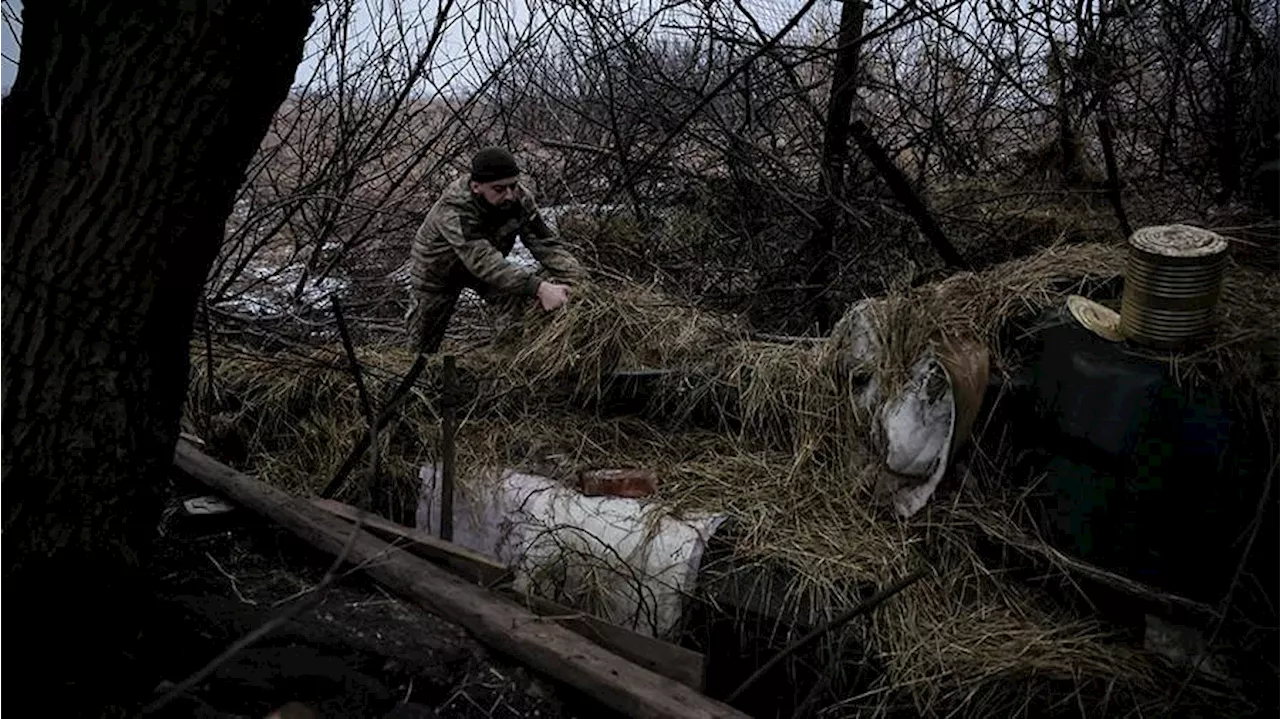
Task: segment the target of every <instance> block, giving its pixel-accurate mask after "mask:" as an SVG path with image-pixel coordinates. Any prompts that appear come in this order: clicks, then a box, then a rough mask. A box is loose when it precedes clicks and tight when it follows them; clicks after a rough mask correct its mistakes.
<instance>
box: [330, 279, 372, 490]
mask: <svg viewBox="0 0 1280 719" xmlns="http://www.w3.org/2000/svg"><path fill="white" fill-rule="evenodd" d="M333 316H334V318H335V319H336V320H337V321H338V334H339V335H341V337H342V349H343V351H345V352H346V353H347V362H348V363H349V364H350V365H351V374H352V376H353V377H354V378H355V381H356V391H357V392H358V393H359V394H360V408H361V409H362V410H363V411H364V418H365V422H367V423H368V432H369V483H368V487H369V488H370V489H372V488H373V487H374V486H375V485H376V484H377V482H378V417H377V415H376V414H374V411H373V400H372V399H370V397H369V390H368V388H367V387H365V383H364V371H363V370H362V369H361V368H360V360H359V359H357V358H356V348H355V345H354V344H353V343H352V342H351V331H350V330H349V329H348V328H347V320H346V317H344V316H343V314H342V305H341V303H339V302H338V298H337V297H335V298H333Z"/></svg>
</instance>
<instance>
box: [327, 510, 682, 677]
mask: <svg viewBox="0 0 1280 719" xmlns="http://www.w3.org/2000/svg"><path fill="white" fill-rule="evenodd" d="M311 503H312V504H314V505H316V506H317V507H320V508H321V509H324V510H326V511H328V512H330V513H332V514H334V515H336V516H338V517H341V518H343V519H347V520H351V521H355V519H356V517H357V516H359V515H360V510H359V509H356V508H355V507H352V506H351V505H348V504H343V503H342V502H337V501H334V500H331V499H313V500H311ZM364 522H365V526H366V527H367V528H368V529H369V531H371V532H373V533H374V534H377V535H379V536H381V537H382V538H383V539H387V540H389V541H391V542H393V543H397V540H399V541H406V540H407V541H408V542H409V543H408V544H404V545H402V546H404V548H405V549H407V550H409V551H410V552H413V553H415V554H418V555H419V556H421V557H423V558H425V559H428V560H431V561H434V562H439V563H441V564H444V565H445V566H447V567H449V568H450V569H451V570H453V571H454V572H455V573H457V574H459V575H460V576H463V577H466V578H468V579H472V580H473V581H476V582H478V583H480V584H484V585H486V586H489V587H494V586H495V585H497V584H498V583H500V582H502V581H504V580H505V579H507V578H509V577H510V571H509V570H508V569H507V568H506V567H504V566H503V565H501V564H499V563H498V562H495V561H493V560H492V559H490V558H488V557H486V556H484V555H482V554H479V553H477V552H473V551H471V550H470V549H467V548H466V547H462V546H459V545H456V544H453V543H452V542H445V541H443V540H440V539H436V538H435V537H433V536H431V535H430V534H428V533H427V532H423V531H421V530H418V529H413V528H412V527H406V526H404V525H401V524H396V523H395V522H392V521H390V520H388V519H385V518H383V517H379V516H377V515H372V514H368V513H366V514H365V516H364ZM499 591H502V592H504V593H509V594H510V595H511V596H512V597H513V598H514V599H515V601H516V602H518V603H519V604H521V605H523V606H525V607H526V608H528V609H529V610H530V611H532V612H534V613H535V614H537V615H539V616H542V617H551V618H554V619H555V621H557V622H558V623H560V624H561V625H562V626H565V627H567V628H569V629H571V630H573V631H574V632H576V633H578V634H581V635H582V636H584V637H586V638H587V639H590V640H591V641H593V642H595V643H596V644H599V645H600V646H602V647H604V648H605V649H608V650H609V651H612V652H613V653H615V654H617V655H619V656H621V657H623V658H624V659H627V660H629V661H631V662H634V663H636V664H638V665H640V666H642V667H644V668H645V669H648V670H649V671H652V672H657V673H658V674H661V675H662V676H664V677H667V678H669V679H674V680H676V681H678V682H680V683H681V684H684V685H685V686H687V687H690V688H692V689H695V690H697V691H702V689H703V687H704V679H705V676H706V657H705V656H704V655H703V654H701V653H699V652H695V651H693V650H691V649H686V648H684V647H681V646H677V645H675V644H672V643H670V642H664V641H662V640H661V639H655V638H654V637H650V636H647V635H644V634H640V633H639V632H634V631H632V630H630V629H627V628H626V627H620V626H618V625H616V624H613V623H610V622H607V621H605V620H604V619H601V618H599V617H596V616H593V615H591V614H587V613H584V612H581V611H578V610H576V609H573V608H572V607H567V606H565V605H563V604H560V603H558V602H554V601H551V600H549V599H545V598H543V597H535V596H530V595H528V594H523V593H519V592H516V591H515V590H513V589H510V588H509V587H502V588H501V589H499Z"/></svg>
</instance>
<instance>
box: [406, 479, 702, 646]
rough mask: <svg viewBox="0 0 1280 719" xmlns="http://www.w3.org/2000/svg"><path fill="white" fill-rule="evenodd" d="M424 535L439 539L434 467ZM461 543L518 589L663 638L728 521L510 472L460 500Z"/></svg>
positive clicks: (426, 493) (456, 529) (425, 483)
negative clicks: (507, 572) (502, 570)
mask: <svg viewBox="0 0 1280 719" xmlns="http://www.w3.org/2000/svg"><path fill="white" fill-rule="evenodd" d="M419 476H420V478H421V480H422V488H421V496H420V500H419V505H418V513H417V525H418V528H419V529H423V530H426V531H429V532H431V533H433V534H436V533H438V528H439V526H440V501H439V500H440V490H439V486H438V483H437V481H436V477H437V474H436V471H435V468H434V467H431V466H425V467H423V468H422V470H421V472H420V475H419ZM453 514H454V524H453V541H454V542H455V543H457V544H460V545H462V546H464V547H467V548H468V549H471V550H473V551H476V552H480V553H482V554H485V555H488V556H489V557H491V558H493V559H495V560H497V561H499V562H501V563H503V564H506V565H508V566H510V567H511V568H512V570H513V573H514V575H515V583H516V588H517V589H519V590H520V591H524V592H528V593H530V594H534V595H539V596H543V597H546V598H548V599H552V600H555V601H558V602H561V603H562V604H566V605H569V606H572V607H575V608H577V609H580V610H582V611H588V612H591V613H593V614H596V615H597V616H600V617H601V618H603V619H606V620H608V621H610V622H613V623H614V624H618V625H620V626H624V627H628V628H630V629H634V630H635V631H638V632H641V633H644V634H649V635H650V636H655V637H659V638H666V637H669V636H671V635H672V632H673V630H675V629H676V628H678V626H679V623H680V618H681V616H682V612H683V598H684V596H685V595H686V594H687V593H688V592H690V591H692V589H693V587H694V584H695V583H696V581H697V576H698V567H699V564H700V563H701V561H702V554H703V552H704V551H705V549H706V545H707V542H708V541H709V540H710V538H711V535H712V534H713V533H714V532H715V531H716V529H718V528H719V526H720V524H721V522H723V521H724V519H725V516H724V515H714V516H699V517H688V518H676V517H673V516H671V515H670V514H669V513H668V512H667V511H666V509H665V508H664V507H663V506H662V505H661V504H660V503H658V502H653V501H645V500H639V499H627V498H622V497H586V496H583V495H582V494H580V493H579V492H577V491H576V490H574V489H571V488H569V487H565V486H563V485H561V484H560V483H558V482H556V481H554V480H552V479H548V478H546V477H540V476H536V475H531V474H523V473H520V472H515V471H512V470H504V471H503V472H502V473H501V475H500V478H498V479H497V481H496V482H494V484H493V485H492V487H491V489H489V490H488V491H485V492H483V493H482V496H478V497H476V496H467V493H463V492H460V491H457V492H455V500H454V512H453Z"/></svg>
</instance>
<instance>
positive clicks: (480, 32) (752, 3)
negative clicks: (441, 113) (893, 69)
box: [0, 0, 834, 93]
mask: <svg viewBox="0 0 1280 719" xmlns="http://www.w3.org/2000/svg"><path fill="white" fill-rule="evenodd" d="M2 1H3V7H4V15H5V22H4V23H3V25H4V26H3V28H0V38H2V39H3V59H0V89H2V90H3V92H4V93H8V92H9V88H10V87H11V86H12V85H13V80H14V77H15V76H16V75H17V70H18V66H17V61H18V60H19V55H20V52H19V46H20V37H21V25H20V21H18V20H17V19H16V16H20V15H21V13H22V4H23V0H2ZM648 2H654V0H648ZM645 4H646V2H645V0H642V1H641V2H639V3H636V4H635V6H643V5H645ZM802 4H803V2H802V0H746V2H744V5H745V6H746V7H748V8H750V9H751V12H752V14H753V15H755V16H756V17H757V19H758V21H759V22H760V24H761V25H762V26H764V28H765V29H766V30H768V31H773V30H776V29H777V28H780V27H781V26H782V25H783V24H784V23H786V21H787V20H788V19H789V18H790V16H791V14H792V13H794V12H795V11H796V10H798V9H799V7H800V6H801V5H802ZM395 5H399V10H400V12H401V13H402V14H404V15H409V16H412V15H416V14H418V13H422V14H423V15H425V17H426V18H427V19H428V20H430V19H431V18H433V17H434V15H435V12H436V8H437V7H438V5H437V2H431V1H426V0H364V1H363V2H357V3H355V4H354V6H355V13H356V22H355V26H356V28H359V29H368V27H369V26H370V24H371V21H370V17H371V15H374V14H382V15H384V16H390V15H391V14H392V12H391V11H392V9H393V8H394V6H395ZM457 5H462V6H467V5H470V6H471V8H472V10H470V11H469V12H468V13H467V15H466V18H465V21H464V22H459V23H456V24H454V25H452V26H450V30H449V31H448V32H447V33H446V34H445V35H444V37H443V38H442V41H441V44H440V48H439V52H437V53H436V57H437V62H436V63H434V65H435V71H434V72H433V73H432V74H433V75H434V79H435V80H436V82H437V83H441V82H443V81H444V79H445V78H447V77H450V76H452V75H453V74H454V71H455V70H456V69H457V66H458V64H459V63H463V62H468V61H472V62H474V61H475V59H476V58H475V54H476V52H477V51H480V52H482V53H483V50H484V48H485V46H486V45H488V42H487V36H490V34H492V33H498V32H500V29H499V27H498V26H497V24H496V23H495V22H494V21H493V20H492V19H491V18H486V17H485V16H484V13H485V12H486V10H488V12H489V14H490V15H491V16H494V17H497V16H502V17H503V18H504V19H506V18H510V19H511V20H513V21H514V22H512V26H514V28H515V29H516V31H519V29H521V28H524V27H528V23H529V21H530V17H531V13H530V10H529V7H530V6H539V5H541V6H547V5H550V4H549V3H546V2H541V1H540V0H505V1H504V2H503V3H497V2H492V3H491V2H490V1H489V0H486V1H485V2H481V3H471V2H465V0H464V2H460V3H457ZM833 5H834V3H833V0H820V2H819V3H818V4H817V6H816V7H815V8H814V12H813V13H811V15H813V16H814V17H816V16H819V15H825V14H827V13H830V12H831V7H832V6H833ZM332 6H333V4H329V7H332ZM495 8H497V9H498V12H497V13H496V14H495V13H494V9H495ZM324 13H325V8H322V9H321V10H320V11H319V12H317V14H316V24H315V25H313V27H312V31H313V33H312V37H313V41H312V43H311V47H309V51H314V50H315V49H316V47H317V46H318V44H319V43H320V42H322V41H323V34H324V33H323V32H322V29H323V28H322V25H321V24H322V23H323V19H324ZM430 25H431V23H430V22H426V23H423V27H424V29H429V28H430ZM15 30H16V31H17V32H16V36H15ZM311 54H312V53H311V52H308V56H309V57H310V55H311ZM314 69H315V62H314V60H311V59H304V60H303V62H302V64H301V65H299V67H298V72H297V75H296V82H297V83H298V84H300V83H301V82H303V81H305V79H306V78H307V77H309V76H310V75H311V73H312V72H313V71H314ZM468 79H469V78H468ZM464 84H465V81H464ZM453 89H455V90H459V89H462V88H453Z"/></svg>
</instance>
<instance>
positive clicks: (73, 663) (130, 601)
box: [0, 0, 312, 716]
mask: <svg viewBox="0 0 1280 719" xmlns="http://www.w3.org/2000/svg"><path fill="white" fill-rule="evenodd" d="M311 18H312V4H311V2H310V0H209V1H207V2H202V3H161V2H123V0H120V1H115V2H104V1H103V0H79V1H74V0H65V1H62V2H53V1H51V0H45V2H40V3H28V4H27V5H26V7H25V18H24V28H23V38H22V40H23V48H22V61H21V65H20V67H19V70H18V74H17V77H16V79H15V83H14V86H13V90H12V93H11V94H10V96H9V97H8V98H7V99H6V100H5V101H4V120H5V124H4V127H5V136H4V144H5V152H4V155H3V167H2V168H0V172H2V173H3V178H4V188H3V213H4V225H3V267H4V270H3V271H4V282H3V289H2V295H3V310H2V313H0V314H2V320H0V321H2V323H3V324H2V327H0V331H2V332H3V349H2V355H0V356H2V357H3V367H2V374H3V428H2V430H0V432H2V436H3V450H2V467H3V482H4V528H3V531H4V541H5V548H4V557H3V573H4V574H3V581H4V583H5V589H6V591H5V596H4V599H5V601H4V619H5V620H6V623H7V624H8V626H9V627H17V626H19V624H18V623H17V622H21V624H23V625H31V626H38V627H40V630H41V631H42V632H47V634H44V635H42V637H41V639H40V641H38V642H34V643H32V644H30V645H27V646H24V647H23V649H24V655H23V656H22V657H20V658H19V657H17V656H16V655H15V654H10V656H11V657H12V659H11V660H10V661H9V662H6V664H5V670H6V671H5V677H4V678H5V680H6V682H5V688H6V689H8V690H10V692H9V697H10V698H13V697H17V696H18V695H20V694H29V695H31V698H32V699H35V698H36V697H41V701H42V704H41V705H42V706H45V707H46V708H49V709H51V710H53V711H55V713H58V714H60V715H65V716H73V715H78V714H85V715H97V716H104V715H110V714H111V713H112V712H111V711H110V710H107V709H104V708H103V707H104V706H115V707H116V708H117V709H119V708H120V707H121V706H122V704H121V702H122V701H124V700H123V697H124V696H126V695H127V694H129V693H130V692H132V691H134V690H135V687H134V686H133V685H131V684H129V683H128V682H127V681H122V680H120V679H119V677H121V676H122V675H121V672H122V671H123V672H124V675H125V676H128V675H129V673H130V669H126V668H124V667H122V665H121V662H122V660H124V659H126V658H127V656H128V652H129V650H128V644H129V642H130V641H131V640H133V639H135V638H136V637H137V634H138V632H139V629H140V626H139V624H138V622H137V620H138V619H139V618H140V616H141V614H140V613H141V612H143V611H145V599H146V597H147V596H148V595H147V590H146V583H145V581H143V573H142V569H143V567H144V565H145V560H146V558H147V547H148V545H149V544H150V538H151V537H153V536H154V533H155V531H156V524H157V521H158V519H159V503H158V499H159V489H160V487H161V486H162V483H163V482H165V481H166V479H167V471H168V467H169V465H170V462H171V458H172V456H173V450H174V445H175V442H176V440H177V434H178V423H179V418H180V414H181V408H182V403H183V400H184V397H185V395H186V389H187V387H186V385H187V370H188V356H187V354H188V342H189V340H190V336H191V332H192V325H193V321H194V315H195V309H196V305H197V301H198V298H199V296H200V292H201V287H202V285H203V283H204V280H205V277H206V275H207V273H208V270H209V267H210V265H211V264H212V262H213V259H214V257H215V255H216V253H217V250H218V245H219V243H220V242H221V240H222V237H223V232H224V225H225V220H226V217H227V216H228V214H229V213H230V210H231V203H232V198H233V195H234V192H235V190H236V189H237V187H238V185H239V183H240V182H241V179H242V177H243V174H244V171H245V168H246V167H247V166H248V163H249V161H250V159H251V157H252V155H253V153H254V151H255V149H256V148H257V146H258V144H259V142H260V141H261V139H262V137H263V136H264V135H265V133H266V130H267V127H268V123H269V122H270V119H271V117H272V114H273V113H274V111H275V109H276V108H277V107H278V106H279V104H280V103H281V102H282V101H283V100H284V98H285V96H286V94H287V92H288V89H289V86H290V84H291V82H292V79H293V75H294V72H295V70H296V67H297V65H298V62H299V61H300V59H301V55H302V45H303V41H304V37H305V34H306V31H307V28H308V27H309V26H310V23H311ZM9 636H10V637H13V636H14V634H13V633H12V632H11V633H10V634H9ZM6 648H9V647H8V646H7V647H6ZM135 677H136V678H135V679H134V681H147V680H150V679H152V678H151V677H147V676H145V673H143V674H141V675H137V674H136V673H135ZM148 689H149V687H148ZM45 692H55V693H53V694H47V693H45ZM143 698H145V697H140V696H135V697H133V699H143ZM49 701H53V702H55V703H54V704H52V705H50V704H48V703H47V702H49ZM68 703H69V704H71V705H74V706H65V705H66V704H68Z"/></svg>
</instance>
